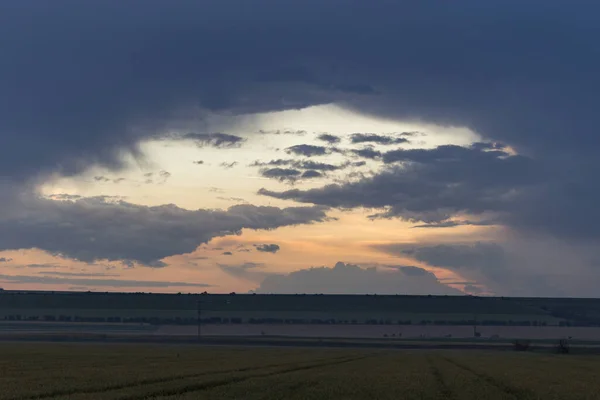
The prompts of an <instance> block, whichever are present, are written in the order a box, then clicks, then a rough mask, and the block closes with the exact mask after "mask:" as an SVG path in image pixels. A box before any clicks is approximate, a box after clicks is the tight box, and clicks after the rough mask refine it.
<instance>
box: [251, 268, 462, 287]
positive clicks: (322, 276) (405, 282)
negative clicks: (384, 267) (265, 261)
mask: <svg viewBox="0 0 600 400" xmlns="http://www.w3.org/2000/svg"><path fill="white" fill-rule="evenodd" d="M256 292H257V293H285V294H288V293H289V294H294V293H317V294H319V293H322V294H412V295H418V294H421V295H422V294H455V295H457V294H462V293H461V292H460V291H458V290H456V289H452V288H450V287H448V286H445V285H443V284H442V283H440V282H439V281H438V280H437V278H436V277H435V275H433V274H431V273H426V274H422V275H416V274H415V275H411V274H410V273H405V272H403V271H402V270H397V271H379V270H377V269H376V268H361V267H359V266H358V265H352V264H344V263H342V262H338V263H337V264H336V265H335V266H334V267H333V268H326V267H320V268H308V269H302V270H299V271H295V272H292V273H290V274H288V275H275V274H272V275H267V276H266V278H265V279H264V280H263V282H262V283H261V285H260V286H259V288H257V289H256Z"/></svg>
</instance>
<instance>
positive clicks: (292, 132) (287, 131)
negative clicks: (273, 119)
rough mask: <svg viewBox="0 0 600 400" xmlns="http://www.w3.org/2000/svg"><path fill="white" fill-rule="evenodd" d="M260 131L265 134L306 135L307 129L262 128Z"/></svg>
mask: <svg viewBox="0 0 600 400" xmlns="http://www.w3.org/2000/svg"><path fill="white" fill-rule="evenodd" d="M259 133H261V134H263V135H296V136H304V135H306V131H305V130H292V129H275V130H263V129H261V130H260V131H259Z"/></svg>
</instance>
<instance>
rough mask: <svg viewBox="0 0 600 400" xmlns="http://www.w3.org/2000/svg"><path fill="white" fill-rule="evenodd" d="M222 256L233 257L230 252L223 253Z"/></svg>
mask: <svg viewBox="0 0 600 400" xmlns="http://www.w3.org/2000/svg"><path fill="white" fill-rule="evenodd" d="M223 255H224V256H232V255H233V253H232V252H230V251H225V252H223Z"/></svg>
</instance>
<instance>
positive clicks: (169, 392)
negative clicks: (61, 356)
mask: <svg viewBox="0 0 600 400" xmlns="http://www.w3.org/2000/svg"><path fill="white" fill-rule="evenodd" d="M367 357H371V356H362V357H353V358H345V359H341V360H340V359H338V360H335V361H329V362H322V363H318V364H311V365H303V366H297V367H291V368H287V369H283V370H280V371H274V372H267V373H263V374H256V375H248V376H241V377H231V378H227V379H218V380H214V381H208V382H202V383H196V384H191V385H186V386H182V387H180V388H176V389H163V390H157V391H155V392H152V393H144V394H139V395H132V396H124V397H121V398H120V400H144V399H152V398H156V397H167V396H181V395H183V394H187V393H191V392H200V391H204V390H209V389H214V388H217V387H220V386H226V385H231V384H234V383H240V382H245V381H248V380H251V379H256V378H268V377H272V376H277V375H284V374H289V373H292V372H297V371H307V370H311V369H317V368H322V367H328V366H332V365H340V364H345V363H349V362H353V361H358V360H362V359H365V358H367Z"/></svg>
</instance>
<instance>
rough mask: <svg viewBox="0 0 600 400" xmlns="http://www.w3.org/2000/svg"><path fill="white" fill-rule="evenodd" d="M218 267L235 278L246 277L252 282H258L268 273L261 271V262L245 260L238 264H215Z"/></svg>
mask: <svg viewBox="0 0 600 400" xmlns="http://www.w3.org/2000/svg"><path fill="white" fill-rule="evenodd" d="M217 265H218V267H219V268H220V269H221V270H222V271H223V272H225V273H227V274H229V275H231V276H235V277H236V278H241V279H246V280H249V281H253V282H259V281H261V280H263V279H264V278H265V276H268V275H269V274H268V273H266V272H264V271H261V270H260V268H261V267H262V266H263V264H259V263H253V262H246V263H243V264H240V265H226V264H217Z"/></svg>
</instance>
